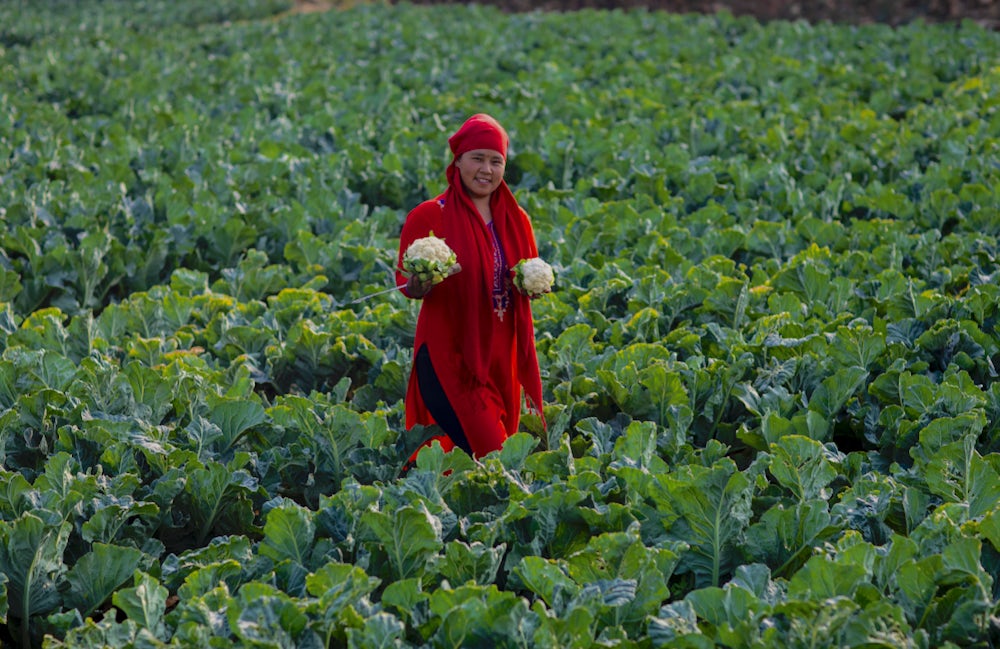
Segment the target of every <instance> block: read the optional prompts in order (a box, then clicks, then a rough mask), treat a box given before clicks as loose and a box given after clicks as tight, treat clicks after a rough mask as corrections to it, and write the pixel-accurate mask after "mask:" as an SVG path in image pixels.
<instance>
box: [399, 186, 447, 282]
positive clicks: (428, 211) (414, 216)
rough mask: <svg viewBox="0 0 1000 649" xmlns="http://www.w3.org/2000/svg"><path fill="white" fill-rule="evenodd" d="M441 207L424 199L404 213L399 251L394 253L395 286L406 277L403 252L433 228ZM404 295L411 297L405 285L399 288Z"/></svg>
mask: <svg viewBox="0 0 1000 649" xmlns="http://www.w3.org/2000/svg"><path fill="white" fill-rule="evenodd" d="M440 213H441V207H440V205H438V204H437V203H435V202H434V201H425V202H423V203H421V204H420V205H418V206H416V207H415V208H413V210H411V211H410V213H409V214H407V215H406V221H405V222H404V223H403V230H402V232H400V233H399V253H398V254H397V255H396V286H399V285H400V284H405V283H406V280H407V277H406V275H404V274H403V254H404V253H405V252H406V249H407V248H409V247H410V244H411V243H413V242H414V241H416V240H417V239H421V238H423V237H426V236H428V235H429V234H430V233H431V230H433V229H434V225H435V217H438V219H440ZM399 290H400V291H402V293H403V295H405V296H406V297H411V298H412V297H413V296H412V295H410V294H409V293H408V292H407V291H406V287H405V286H404V287H403V288H401V289H399Z"/></svg>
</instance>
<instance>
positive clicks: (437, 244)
mask: <svg viewBox="0 0 1000 649" xmlns="http://www.w3.org/2000/svg"><path fill="white" fill-rule="evenodd" d="M455 261H456V258H455V251H454V250H452V249H451V248H449V247H448V244H446V243H445V242H444V239H441V238H439V237H436V236H434V233H433V232H431V233H430V236H426V237H423V238H422V239H416V240H415V241H414V242H413V243H411V244H410V245H409V247H407V249H406V252H404V253H403V273H404V274H406V275H407V276H408V277H410V276H413V275H416V276H417V278H418V279H420V281H422V282H426V281H428V280H430V281H431V282H432V283H434V284H437V283H438V282H441V281H443V280H444V278H446V277H448V276H449V275H453V274H454V273H456V272H457V271H458V269H457V266H458V264H456V263H455Z"/></svg>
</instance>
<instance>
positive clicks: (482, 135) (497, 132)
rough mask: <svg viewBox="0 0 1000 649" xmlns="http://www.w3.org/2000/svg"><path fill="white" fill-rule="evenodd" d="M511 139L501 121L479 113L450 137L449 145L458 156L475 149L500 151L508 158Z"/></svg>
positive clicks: (466, 121)
mask: <svg viewBox="0 0 1000 649" xmlns="http://www.w3.org/2000/svg"><path fill="white" fill-rule="evenodd" d="M509 141H510V139H509V138H508V137H507V131H505V130H504V129H503V126H500V122H498V121H496V120H495V119H493V118H492V117H490V116H489V115H486V114H485V113H477V114H476V115H473V116H472V117H470V118H469V119H467V120H465V123H464V124H462V128H460V129H458V130H457V131H456V132H455V134H454V135H452V136H451V137H450V138H448V146H450V147H451V152H452V154H453V155H454V156H455V157H456V158H457V157H458V156H460V155H462V154H463V153H465V152H466V151H472V150H473V149H490V150H491V151H499V152H500V155H502V156H503V157H504V158H506V157H507V144H508V142H509Z"/></svg>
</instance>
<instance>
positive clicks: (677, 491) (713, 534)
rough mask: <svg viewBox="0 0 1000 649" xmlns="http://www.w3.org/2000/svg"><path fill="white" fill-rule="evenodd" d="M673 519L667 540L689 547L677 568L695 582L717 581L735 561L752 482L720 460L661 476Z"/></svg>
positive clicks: (732, 466) (710, 582)
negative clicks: (709, 464) (689, 575)
mask: <svg viewBox="0 0 1000 649" xmlns="http://www.w3.org/2000/svg"><path fill="white" fill-rule="evenodd" d="M663 481H664V482H665V483H666V485H667V495H668V498H669V501H670V504H671V507H672V509H673V510H674V511H675V512H676V513H677V514H678V518H677V519H676V520H675V521H674V522H673V523H672V525H671V527H670V529H669V535H670V537H671V538H672V539H675V540H677V541H681V542H684V543H687V544H689V545H690V550H688V551H687V552H686V553H684V554H683V555H682V556H681V561H680V563H679V565H678V567H677V570H678V572H691V573H693V575H694V578H695V583H696V584H698V585H715V586H717V585H719V584H721V582H722V579H723V578H724V577H725V576H727V575H728V574H730V573H731V571H732V570H733V569H734V568H735V567H736V566H737V565H738V564H739V563H740V555H739V541H740V539H741V538H742V536H743V534H744V532H745V530H746V528H747V526H748V524H749V522H750V498H751V495H752V492H753V483H752V482H751V480H750V479H749V478H748V477H747V475H746V474H744V473H743V472H741V471H738V470H737V469H736V465H735V464H734V463H733V462H732V461H730V460H728V459H726V460H720V461H718V462H716V463H715V464H714V465H713V466H711V467H699V466H695V465H688V466H685V467H683V468H681V469H679V470H678V471H676V472H673V473H671V474H668V475H666V476H664V477H663Z"/></svg>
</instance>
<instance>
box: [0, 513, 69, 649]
mask: <svg viewBox="0 0 1000 649" xmlns="http://www.w3.org/2000/svg"><path fill="white" fill-rule="evenodd" d="M71 528H72V526H71V525H70V524H69V523H65V522H58V521H57V522H52V523H47V522H45V521H44V520H43V519H41V518H39V517H38V516H36V515H35V514H31V513H26V514H23V515H22V516H20V517H19V518H17V519H16V520H14V521H11V522H6V521H3V522H0V573H3V574H4V575H6V576H7V583H6V593H7V603H8V607H9V608H8V618H12V619H14V620H17V625H18V626H19V627H20V630H21V633H20V641H21V643H22V644H23V645H24V646H28V642H27V640H28V637H29V629H30V625H31V619H32V618H33V617H35V616H38V615H43V614H46V613H50V612H52V611H55V610H58V609H59V608H60V607H61V606H62V601H63V597H62V592H61V585H62V583H63V579H64V576H65V573H66V565H65V564H64V563H63V551H64V550H65V549H66V544H67V542H68V541H69V535H70V531H71Z"/></svg>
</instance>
